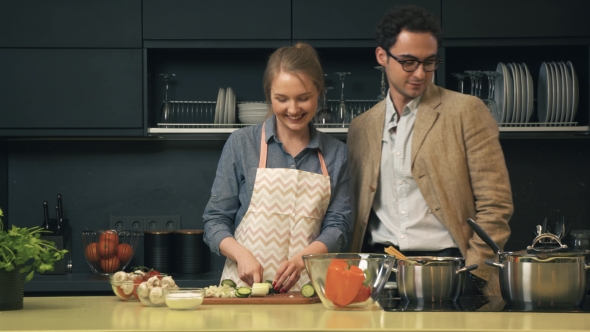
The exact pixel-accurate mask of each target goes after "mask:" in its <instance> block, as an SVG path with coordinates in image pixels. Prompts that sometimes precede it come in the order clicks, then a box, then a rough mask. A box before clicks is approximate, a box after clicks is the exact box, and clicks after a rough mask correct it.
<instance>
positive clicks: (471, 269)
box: [455, 264, 478, 274]
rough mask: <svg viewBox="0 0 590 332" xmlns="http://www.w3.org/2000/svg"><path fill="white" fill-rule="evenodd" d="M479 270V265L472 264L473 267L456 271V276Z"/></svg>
mask: <svg viewBox="0 0 590 332" xmlns="http://www.w3.org/2000/svg"><path fill="white" fill-rule="evenodd" d="M477 268H478V265H477V264H471V265H469V266H466V267H464V268H461V269H458V270H457V271H455V274H459V273H463V272H469V271H473V270H475V269H477Z"/></svg>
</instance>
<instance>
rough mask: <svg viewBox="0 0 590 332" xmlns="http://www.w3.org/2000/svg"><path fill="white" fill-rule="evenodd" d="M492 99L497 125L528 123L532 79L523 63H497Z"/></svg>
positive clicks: (530, 115)
mask: <svg viewBox="0 0 590 332" xmlns="http://www.w3.org/2000/svg"><path fill="white" fill-rule="evenodd" d="M496 72H498V73H499V74H500V75H497V76H496V79H495V87H494V89H495V93H494V99H495V101H496V104H497V105H498V108H499V109H500V112H498V114H497V115H496V116H495V118H496V121H497V122H498V123H504V124H514V123H528V122H530V120H531V117H532V115H533V110H534V107H533V106H534V105H533V95H534V93H533V89H534V87H533V78H532V77H531V73H530V72H529V68H528V67H527V65H526V64H525V63H521V64H518V63H509V64H504V63H502V62H500V63H498V66H497V67H496Z"/></svg>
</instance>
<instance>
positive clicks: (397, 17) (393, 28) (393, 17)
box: [376, 5, 442, 50]
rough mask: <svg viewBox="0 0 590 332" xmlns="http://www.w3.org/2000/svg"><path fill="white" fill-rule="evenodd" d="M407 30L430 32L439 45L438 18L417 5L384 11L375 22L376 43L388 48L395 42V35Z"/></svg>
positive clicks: (440, 32)
mask: <svg viewBox="0 0 590 332" xmlns="http://www.w3.org/2000/svg"><path fill="white" fill-rule="evenodd" d="M402 30H407V31H410V32H430V33H431V34H432V35H433V36H434V37H435V38H436V42H437V44H438V46H439V47H440V44H441V41H442V29H441V28H440V24H439V21H438V19H437V18H436V17H435V16H434V15H433V14H432V13H430V12H429V11H427V10H426V9H424V8H421V7H417V6H413V5H411V6H395V7H393V8H391V9H389V10H388V11H387V13H385V16H383V19H381V21H380V22H379V23H378V24H377V30H376V32H377V36H376V39H377V44H378V45H379V46H381V47H382V48H383V49H385V50H389V48H390V47H391V46H393V45H394V44H395V43H396V42H397V36H398V35H399V34H400V32H402Z"/></svg>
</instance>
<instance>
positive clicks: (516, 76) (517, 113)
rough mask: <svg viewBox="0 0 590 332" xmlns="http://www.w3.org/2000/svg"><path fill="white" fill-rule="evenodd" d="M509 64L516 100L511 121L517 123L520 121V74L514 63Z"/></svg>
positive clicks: (513, 103)
mask: <svg viewBox="0 0 590 332" xmlns="http://www.w3.org/2000/svg"><path fill="white" fill-rule="evenodd" d="M507 66H508V69H510V74H511V76H512V81H513V82H514V88H513V93H514V100H513V102H512V105H513V106H512V118H511V119H510V123H516V122H518V121H520V91H521V88H520V75H519V71H518V69H517V68H515V67H514V66H513V64H512V63H509V64H508V65H507Z"/></svg>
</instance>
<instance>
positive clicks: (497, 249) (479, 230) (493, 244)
mask: <svg viewBox="0 0 590 332" xmlns="http://www.w3.org/2000/svg"><path fill="white" fill-rule="evenodd" d="M467 223H468V224H469V226H471V229H473V231H474V232H475V234H477V235H478V236H479V237H480V238H481V239H482V240H483V242H485V243H486V244H487V245H488V246H490V248H492V250H493V251H494V252H495V253H496V254H497V253H499V252H500V247H499V246H498V245H497V244H496V242H494V240H492V238H491V237H490V236H489V235H488V233H486V231H484V230H483V228H481V226H479V225H478V224H477V223H476V222H475V221H473V219H471V218H467Z"/></svg>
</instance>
